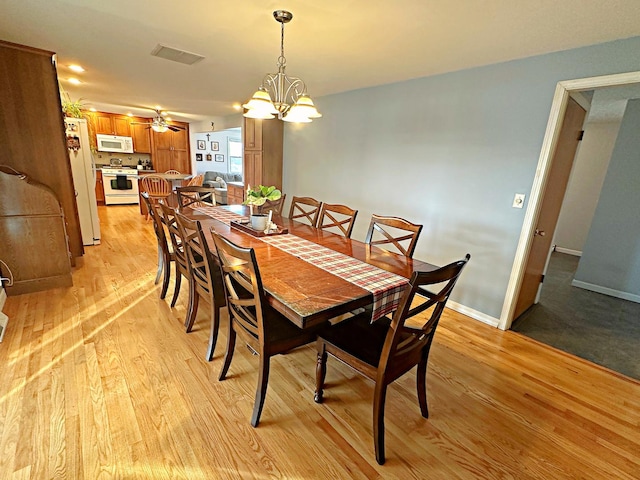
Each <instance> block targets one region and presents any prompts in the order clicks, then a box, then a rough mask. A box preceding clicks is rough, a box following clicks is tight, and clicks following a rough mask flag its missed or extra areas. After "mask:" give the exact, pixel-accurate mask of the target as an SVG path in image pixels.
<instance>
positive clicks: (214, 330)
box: [207, 301, 220, 362]
mask: <svg viewBox="0 0 640 480" xmlns="http://www.w3.org/2000/svg"><path fill="white" fill-rule="evenodd" d="M219 329H220V307H218V306H217V305H214V302H213V301H212V302H211V334H210V335H209V348H208V349H207V361H209V362H210V361H211V360H213V353H214V351H215V349H216V343H217V342H218V330H219Z"/></svg>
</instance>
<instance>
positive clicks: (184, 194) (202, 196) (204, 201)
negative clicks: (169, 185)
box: [176, 186, 216, 209]
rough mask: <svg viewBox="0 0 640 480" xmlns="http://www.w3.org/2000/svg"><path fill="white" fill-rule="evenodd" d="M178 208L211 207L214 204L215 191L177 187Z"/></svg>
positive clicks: (205, 188) (207, 188) (194, 187)
mask: <svg viewBox="0 0 640 480" xmlns="http://www.w3.org/2000/svg"><path fill="white" fill-rule="evenodd" d="M176 192H177V194H178V208H180V209H182V208H185V207H191V208H193V207H200V206H203V205H206V206H209V207H210V206H212V205H215V204H216V197H215V189H213V188H210V187H197V186H192V187H178V188H176Z"/></svg>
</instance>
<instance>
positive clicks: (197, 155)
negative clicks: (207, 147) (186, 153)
mask: <svg viewBox="0 0 640 480" xmlns="http://www.w3.org/2000/svg"><path fill="white" fill-rule="evenodd" d="M201 161H202V154H201V153H196V162H201Z"/></svg>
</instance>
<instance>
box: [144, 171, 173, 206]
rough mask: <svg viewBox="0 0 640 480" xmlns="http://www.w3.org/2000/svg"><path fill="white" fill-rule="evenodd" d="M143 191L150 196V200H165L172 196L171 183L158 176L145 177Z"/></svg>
mask: <svg viewBox="0 0 640 480" xmlns="http://www.w3.org/2000/svg"><path fill="white" fill-rule="evenodd" d="M141 184H142V191H143V192H147V193H148V194H149V199H150V200H151V201H153V200H154V199H163V198H167V197H168V196H169V195H171V183H170V182H167V181H166V180H165V179H164V178H162V177H159V176H157V175H144V176H143V177H142V182H141Z"/></svg>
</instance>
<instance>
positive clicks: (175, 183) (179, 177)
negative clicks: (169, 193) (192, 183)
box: [153, 173, 193, 190]
mask: <svg viewBox="0 0 640 480" xmlns="http://www.w3.org/2000/svg"><path fill="white" fill-rule="evenodd" d="M153 175H154V176H156V177H160V178H164V179H165V180H167V181H168V182H170V183H171V189H172V190H175V189H176V188H177V187H181V186H182V182H183V180H188V179H190V178H191V177H193V175H192V174H191V173H153Z"/></svg>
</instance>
